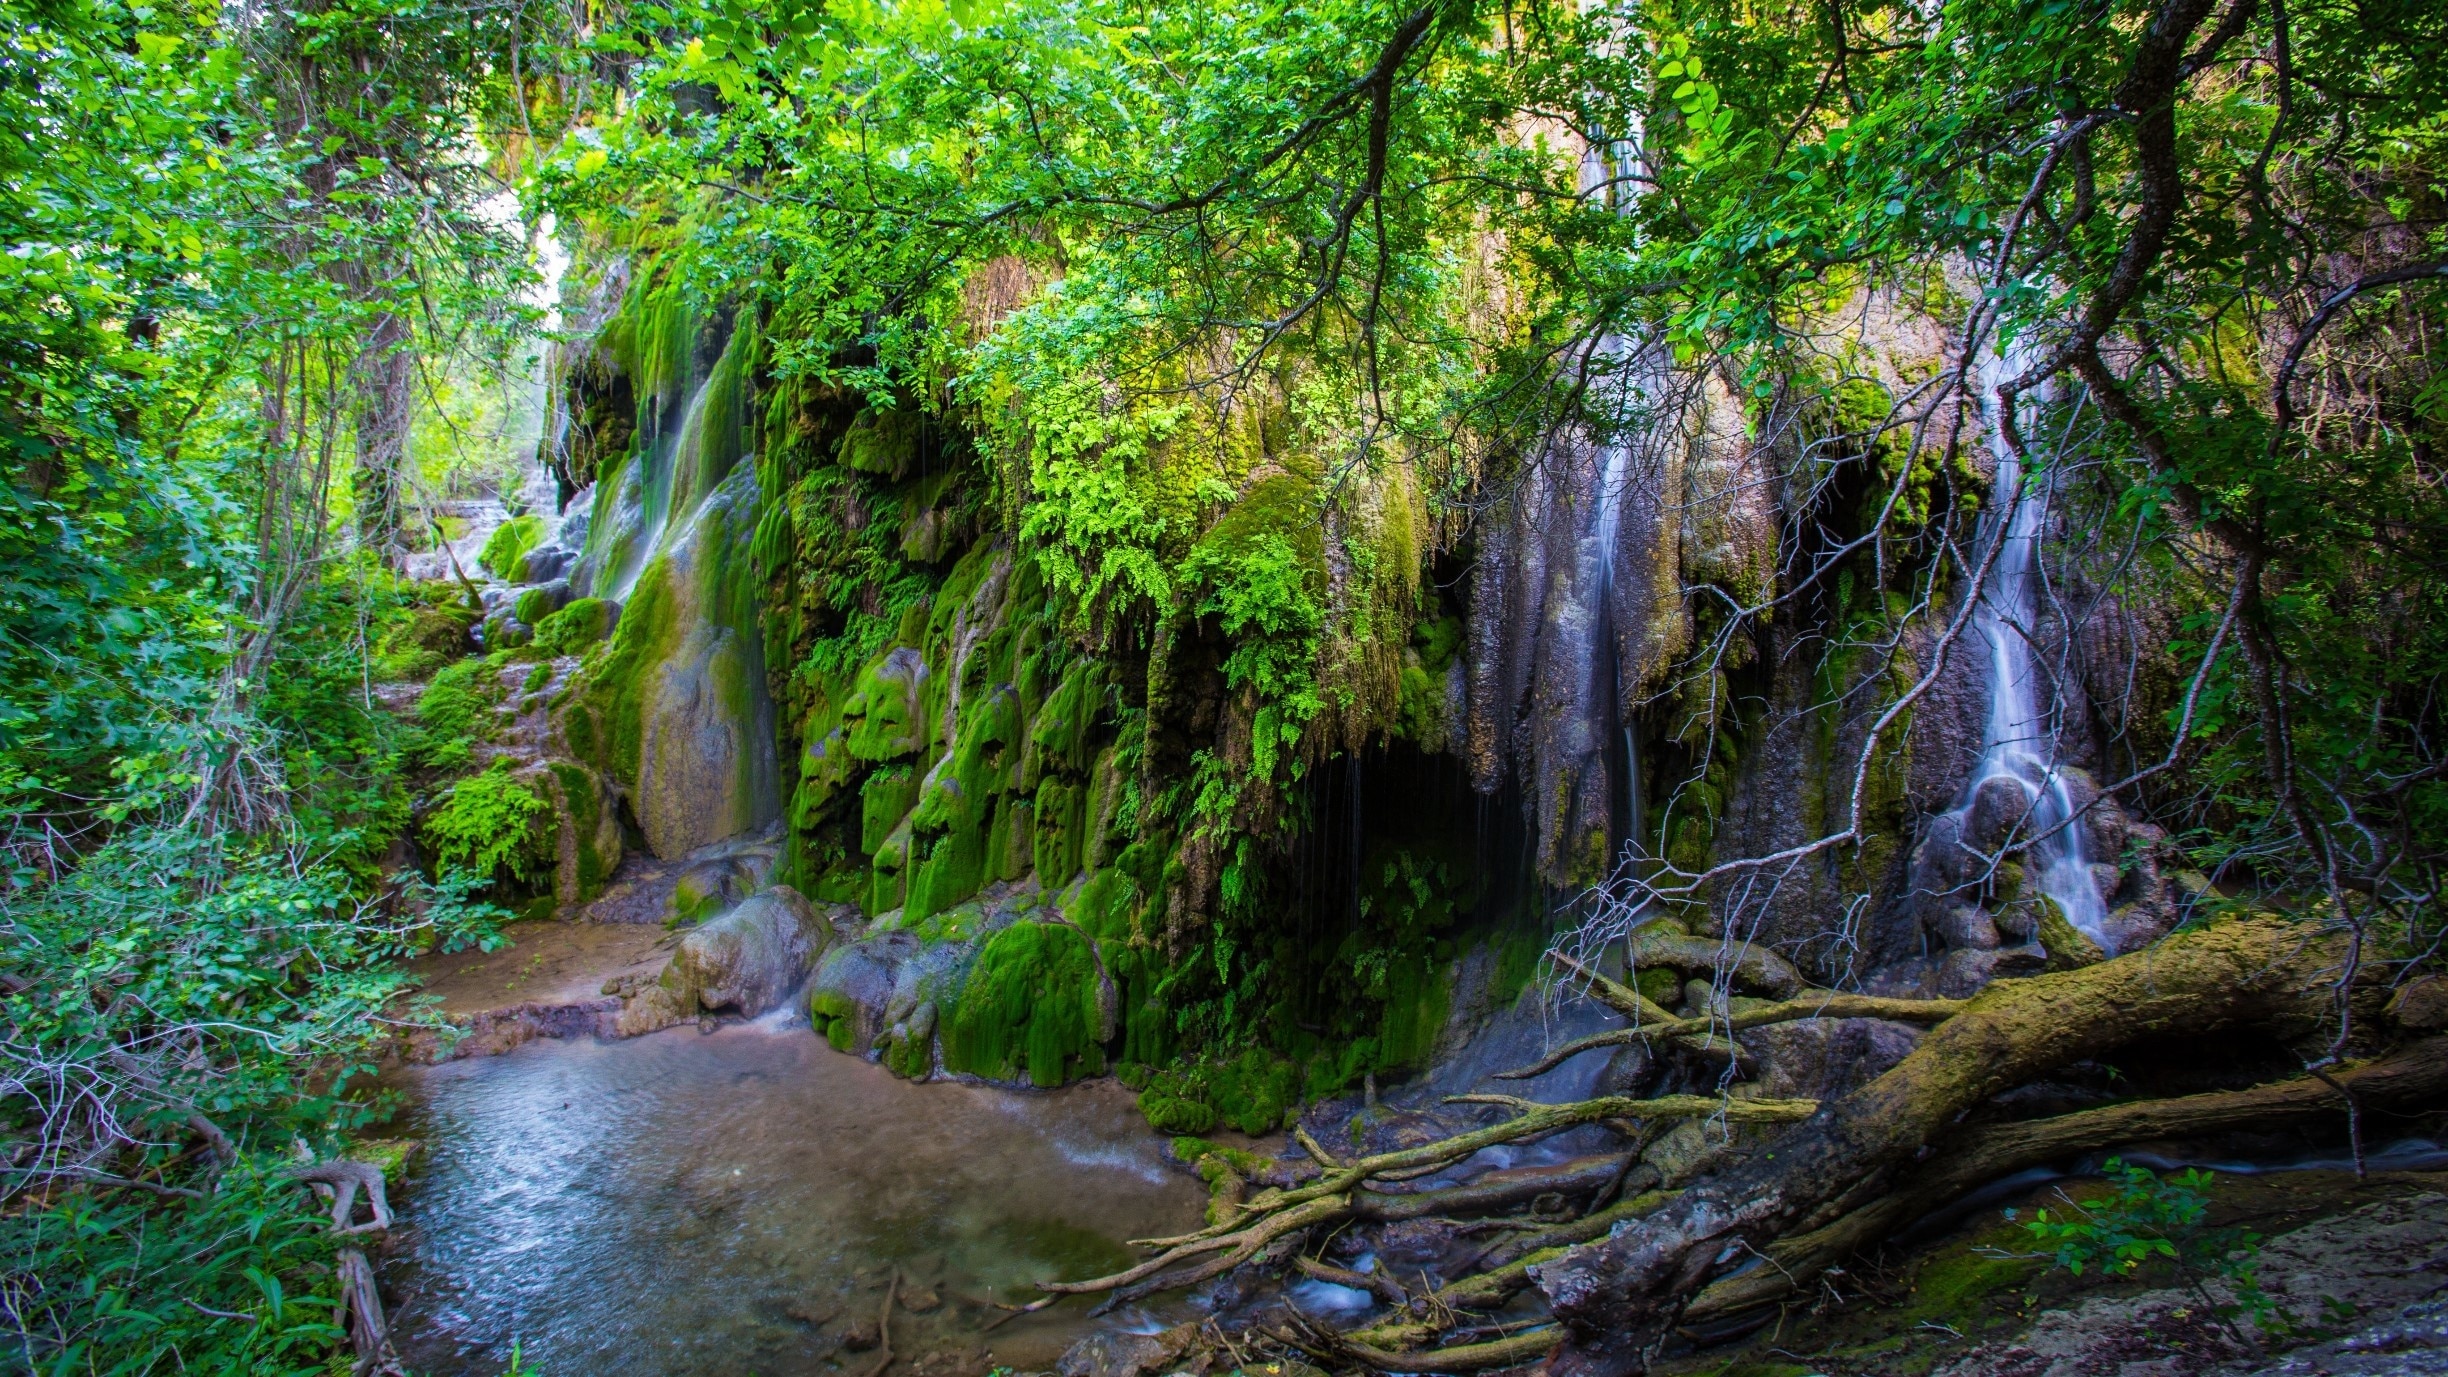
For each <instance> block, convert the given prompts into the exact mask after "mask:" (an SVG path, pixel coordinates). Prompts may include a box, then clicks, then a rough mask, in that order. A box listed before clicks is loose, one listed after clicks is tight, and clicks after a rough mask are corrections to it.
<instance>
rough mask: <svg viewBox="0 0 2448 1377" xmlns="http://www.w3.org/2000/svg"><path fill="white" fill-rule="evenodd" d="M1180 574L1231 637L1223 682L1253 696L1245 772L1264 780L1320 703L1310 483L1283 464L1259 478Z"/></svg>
mask: <svg viewBox="0 0 2448 1377" xmlns="http://www.w3.org/2000/svg"><path fill="white" fill-rule="evenodd" d="M1182 582H1183V584H1184V586H1185V587H1187V588H1189V589H1193V590H1195V591H1196V594H1197V598H1198V600H1197V602H1196V603H1195V604H1194V608H1195V610H1196V611H1197V613H1198V614H1199V615H1201V616H1212V617H1214V618H1216V620H1217V623H1218V624H1219V625H1220V626H1221V627H1222V628H1223V631H1224V634H1225V635H1227V636H1229V637H1231V638H1232V644H1233V649H1232V653H1231V654H1229V655H1227V656H1226V657H1225V660H1224V682H1225V684H1226V686H1227V687H1229V688H1233V689H1243V690H1247V691H1249V692H1252V693H1254V694H1255V695H1256V696H1257V699H1258V703H1259V708H1258V711H1257V716H1256V721H1255V723H1254V725H1253V728H1252V733H1251V741H1250V767H1249V768H1250V774H1251V776H1252V777H1253V778H1255V779H1259V780H1265V781H1272V780H1274V778H1275V776H1276V769H1277V766H1278V764H1279V763H1280V762H1282V761H1284V760H1285V759H1286V758H1287V756H1286V753H1287V752H1288V751H1289V750H1290V749H1291V748H1292V747H1294V746H1296V745H1298V744H1299V742H1300V739H1301V732H1302V730H1303V729H1304V728H1306V727H1307V726H1308V724H1309V720H1310V719H1311V718H1312V717H1315V716H1316V715H1317V713H1318V712H1319V710H1320V709H1322V708H1323V707H1324V706H1325V702H1324V700H1323V699H1322V698H1321V697H1320V696H1319V693H1318V666H1319V653H1320V650H1321V648H1322V642H1323V633H1324V631H1325V628H1326V612H1325V594H1326V552H1325V541H1324V538H1323V535H1322V532H1321V527H1320V525H1319V511H1318V498H1317V492H1316V489H1315V487H1314V486H1312V485H1311V484H1309V483H1307V482H1305V481H1303V480H1302V479H1299V478H1296V477H1294V476H1292V475H1290V474H1279V475H1276V476H1275V477H1272V478H1268V479H1266V480H1265V481H1263V482H1261V483H1260V484H1259V485H1258V486H1257V487H1256V488H1254V489H1253V490H1251V491H1250V492H1249V493H1248V494H1246V495H1244V496H1243V497H1242V498H1241V500H1240V501H1238V502H1236V503H1234V504H1233V506H1232V509H1231V510H1230V511H1228V512H1227V513H1225V515H1224V517H1223V518H1222V519H1221V520H1219V521H1217V522H1216V524H1215V526H1214V527H1213V528H1212V529H1210V530H1209V531H1208V532H1207V534H1206V535H1204V536H1201V537H1200V538H1199V542H1198V545H1197V546H1196V547H1195V548H1194V549H1192V551H1191V552H1190V559H1189V562H1188V563H1187V564H1186V565H1185V566H1184V567H1183V570H1182Z"/></svg>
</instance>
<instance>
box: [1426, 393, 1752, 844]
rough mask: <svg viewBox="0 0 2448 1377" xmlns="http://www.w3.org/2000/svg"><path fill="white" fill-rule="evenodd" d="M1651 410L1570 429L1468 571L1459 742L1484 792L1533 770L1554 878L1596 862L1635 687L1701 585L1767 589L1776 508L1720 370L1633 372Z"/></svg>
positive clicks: (1656, 669) (1661, 663)
mask: <svg viewBox="0 0 2448 1377" xmlns="http://www.w3.org/2000/svg"><path fill="white" fill-rule="evenodd" d="M1637 387H1638V390H1639V391H1640V392H1641V394H1642V395H1641V397H1640V400H1639V402H1638V404H1637V405H1638V407H1639V408H1640V409H1642V410H1644V411H1645V412H1646V413H1647V414H1646V416H1645V419H1644V420H1643V421H1642V423H1641V424H1639V425H1637V426H1634V427H1632V428H1631V430H1630V431H1629V432H1628V433H1627V434H1625V435H1624V436H1622V437H1620V440H1619V441H1618V442H1616V443H1611V444H1605V445H1600V444H1594V443H1591V442H1589V441H1588V440H1587V439H1586V438H1578V437H1576V438H1567V439H1561V440H1559V441H1558V442H1556V443H1555V444H1553V445H1551V446H1550V447H1549V448H1548V449H1547V450H1546V451H1545V452H1543V453H1542V454H1541V455H1540V456H1539V457H1538V459H1537V461H1536V462H1535V463H1534V464H1532V465H1531V466H1530V468H1529V469H1528V470H1527V471H1526V472H1525V473H1524V474H1523V475H1522V478H1521V481H1520V483H1519V484H1518V485H1517V487H1516V489H1515V491H1514V493H1513V494H1512V497H1511V500H1510V501H1509V503H1508V504H1507V506H1506V507H1505V508H1504V509H1503V510H1502V511H1501V512H1499V513H1497V514H1496V515H1495V518H1494V520H1493V522H1492V523H1491V527H1492V528H1491V529H1490V530H1489V532H1488V534H1487V536H1486V538H1485V543H1484V545H1483V547H1482V551H1481V558H1480V561H1479V564H1478V567H1477V570H1476V572H1475V574H1474V581H1473V587H1472V595H1471V607H1470V626H1469V631H1468V639H1467V642H1466V644H1467V660H1466V664H1467V669H1466V672H1465V673H1464V675H1463V688H1464V698H1465V707H1466V712H1467V731H1466V732H1465V733H1464V736H1463V740H1462V742H1461V753H1462V754H1463V756H1464V757H1465V759H1466V760H1467V762H1468V763H1469V766H1470V768H1471V772H1472V776H1473V780H1474V782H1475V783H1476V784H1477V786H1478V787H1479V789H1480V790H1481V791H1482V792H1493V791H1495V790H1496V789H1497V788H1498V787H1499V786H1500V785H1501V784H1502V783H1503V781H1504V779H1505V778H1506V777H1507V775H1508V774H1509V775H1510V776H1511V777H1512V778H1513V779H1514V780H1515V781H1516V782H1518V783H1519V784H1520V785H1521V787H1522V792H1523V795H1524V797H1525V799H1526V800H1527V803H1528V807H1529V810H1530V823H1531V827H1532V831H1533V834H1534V835H1535V836H1536V838H1537V853H1536V860H1537V866H1538V869H1539V872H1540V874H1541V877H1542V878H1544V879H1545V880H1546V881H1547V882H1548V883H1549V884H1551V885H1557V886H1572V885H1580V884H1586V883H1589V882H1592V881H1595V880H1597V879H1599V878H1601V877H1602V876H1603V875H1604V874H1605V873H1606V872H1607V870H1608V869H1609V868H1610V867H1611V866H1612V864H1613V861H1614V857H1613V856H1612V855H1611V854H1610V852H1609V845H1610V841H1611V836H1610V827H1611V823H1612V819H1613V816H1614V814H1615V812H1616V811H1617V810H1618V809H1619V808H1620V807H1622V806H1623V805H1624V800H1625V798H1626V796H1627V792H1628V789H1629V781H1627V780H1625V779H1624V778H1622V777H1621V767H1620V766H1619V765H1618V764H1617V763H1616V761H1617V759H1619V758H1620V757H1621V754H1622V746H1621V742H1622V738H1623V732H1624V728H1625V725H1626V724H1627V722H1628V721H1629V720H1630V708H1631V705H1632V704H1633V703H1635V702H1637V701H1638V700H1639V699H1640V698H1641V697H1642V696H1643V695H1644V694H1645V693H1647V692H1648V691H1649V690H1651V689H1652V688H1654V687H1655V686H1656V685H1657V684H1658V683H1659V681H1660V680H1661V678H1662V677H1663V676H1664V675H1665V674H1666V673H1667V672H1668V671H1669V670H1670V669H1671V668H1672V666H1673V665H1674V664H1675V663H1676V661H1677V659H1678V657H1680V656H1681V655H1682V653H1683V652H1684V651H1685V649H1686V648H1687V647H1688V646H1689V645H1690V644H1691V637H1692V614H1691V609H1690V605H1689V599H1690V597H1691V594H1692V590H1694V589H1697V588H1701V587H1703V586H1706V587H1709V588H1713V589H1716V590H1720V591H1721V592H1722V593H1723V595H1724V596H1725V597H1727V598H1730V599H1732V600H1733V601H1734V602H1735V603H1737V604H1738V605H1745V606H1747V605H1750V604H1752V603H1754V602H1756V601H1758V600H1759V599H1760V598H1761V597H1762V596H1763V595H1764V594H1765V593H1766V591H1767V590H1768V588H1769V585H1770V581H1771V579H1772V577H1773V573H1774V569H1775V562H1776V549H1777V513H1776V511H1775V504H1774V501H1773V499H1772V498H1771V496H1770V493H1771V491H1772V485H1771V484H1770V483H1769V482H1768V481H1767V478H1768V474H1767V469H1768V465H1767V462H1766V456H1764V455H1763V454H1761V453H1759V452H1758V451H1757V449H1756V448H1755V447H1754V446H1753V445H1752V444H1751V443H1750V441H1749V440H1748V438H1747V437H1746V436H1745V434H1744V425H1743V418H1742V408H1741V406H1740V404H1739V402H1738V401H1737V400H1736V399H1735V398H1734V397H1733V396H1732V394H1731V393H1730V391H1728V389H1726V387H1725V386H1724V385H1723V383H1722V382H1721V381H1720V380H1718V379H1717V378H1715V377H1714V376H1713V375H1711V376H1709V377H1705V378H1700V379H1697V380H1694V379H1690V378H1673V377H1669V376H1667V373H1666V370H1664V369H1663V368H1662V367H1661V368H1659V369H1656V370H1654V371H1653V372H1652V373H1651V374H1650V375H1649V376H1647V377H1645V378H1644V379H1643V380H1642V381H1641V382H1640V383H1639V384H1637Z"/></svg>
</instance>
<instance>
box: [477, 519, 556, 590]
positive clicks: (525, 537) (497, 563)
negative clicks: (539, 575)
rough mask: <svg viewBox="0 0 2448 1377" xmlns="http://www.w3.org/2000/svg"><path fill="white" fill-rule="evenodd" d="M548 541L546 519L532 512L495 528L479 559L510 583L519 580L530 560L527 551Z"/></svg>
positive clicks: (496, 574)
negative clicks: (545, 535)
mask: <svg viewBox="0 0 2448 1377" xmlns="http://www.w3.org/2000/svg"><path fill="white" fill-rule="evenodd" d="M543 543H544V518H542V517H540V516H537V515H535V514H534V513H532V512H530V513H528V514H527V515H525V516H514V517H512V518H510V519H509V520H508V521H505V522H503V523H502V524H501V525H499V526H496V527H494V528H493V534H491V535H489V536H487V537H485V543H484V549H483V550H482V551H480V552H478V554H477V556H476V562H477V563H478V564H480V565H482V566H484V570H485V572H486V573H488V574H491V575H492V576H493V577H495V578H497V579H500V580H502V581H503V582H505V583H507V582H510V581H512V580H514V579H516V578H517V577H518V576H519V574H520V573H521V572H522V570H523V566H524V565H525V564H526V562H527V552H528V551H530V550H533V549H534V548H535V547H536V546H538V545H541V544H543Z"/></svg>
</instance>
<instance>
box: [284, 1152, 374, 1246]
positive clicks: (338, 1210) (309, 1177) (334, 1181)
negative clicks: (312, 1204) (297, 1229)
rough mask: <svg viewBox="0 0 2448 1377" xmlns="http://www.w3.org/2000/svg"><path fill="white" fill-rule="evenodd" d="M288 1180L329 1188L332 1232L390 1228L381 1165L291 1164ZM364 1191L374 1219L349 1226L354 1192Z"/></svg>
mask: <svg viewBox="0 0 2448 1377" xmlns="http://www.w3.org/2000/svg"><path fill="white" fill-rule="evenodd" d="M288 1176H289V1179H290V1180H292V1181H303V1182H308V1183H311V1184H315V1185H322V1186H329V1187H331V1189H332V1232H334V1233H342V1234H364V1233H379V1232H381V1231H383V1230H385V1229H388V1228H390V1227H391V1200H390V1197H389V1196H388V1195H387V1194H386V1193H385V1191H384V1189H383V1174H382V1168H380V1167H377V1166H374V1165H372V1164H370V1163H366V1162H316V1163H313V1164H312V1165H309V1166H303V1167H292V1168H290V1170H289V1172H288ZM361 1189H362V1190H363V1191H365V1193H366V1204H367V1205H368V1206H369V1207H370V1208H371V1209H372V1210H373V1211H374V1218H373V1219H372V1220H371V1221H369V1222H367V1223H364V1224H358V1225H354V1226H352V1225H351V1224H350V1223H349V1216H350V1214H351V1213H352V1212H353V1211H354V1209H355V1207H356V1203H357V1192H358V1191H359V1190H361Z"/></svg>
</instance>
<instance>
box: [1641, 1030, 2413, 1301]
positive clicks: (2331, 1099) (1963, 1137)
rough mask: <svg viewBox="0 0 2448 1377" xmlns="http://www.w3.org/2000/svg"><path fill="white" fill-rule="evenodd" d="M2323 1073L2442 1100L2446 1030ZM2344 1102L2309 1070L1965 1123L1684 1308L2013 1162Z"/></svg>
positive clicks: (1833, 1250)
mask: <svg viewBox="0 0 2448 1377" xmlns="http://www.w3.org/2000/svg"><path fill="white" fill-rule="evenodd" d="M2330 1074H2331V1075H2332V1076H2333V1077H2335V1079H2336V1080H2337V1082H2338V1084H2339V1085H2341V1086H2343V1087H2344V1088H2345V1089H2346V1090H2347V1091H2348V1092H2349V1093H2351V1094H2353V1095H2354V1096H2355V1098H2356V1099H2357V1100H2359V1101H2361V1102H2362V1104H2363V1105H2364V1106H2365V1108H2366V1109H2376V1108H2386V1107H2389V1106H2395V1105H2407V1106H2414V1105H2435V1104H2439V1103H2441V1102H2443V1100H2448V1038H2430V1039H2426V1040H2424V1041H2422V1042H2418V1043H2415V1044H2413V1045H2412V1046H2409V1047H2404V1048H2400V1049H2398V1050H2397V1051H2395V1052H2392V1053H2390V1054H2389V1055H2388V1056H2386V1057H2382V1058H2380V1059H2378V1060H2375V1061H2370V1062H2365V1063H2363V1064H2361V1065H2357V1066H2348V1067H2340V1068H2338V1069H2336V1070H2334V1071H2332V1072H2331V1073H2330ZM2345 1112H2346V1106H2345V1104H2344V1103H2343V1102H2342V1101H2341V1100H2340V1099H2339V1098H2338V1093H2337V1091H2336V1090H2335V1089H2333V1088H2332V1087H2331V1086H2330V1085H2328V1084H2327V1083H2326V1082H2323V1081H2321V1080H2320V1079H2318V1078H2316V1077H2312V1076H2302V1077H2297V1078H2295V1079H2292V1080H2284V1081H2277V1082H2273V1083H2271V1084H2269V1085H2261V1086H2255V1087H2253V1088H2252V1089H2250V1090H2229V1091H2216V1092H2212V1093H2209V1094H2202V1095H2184V1096H2178V1097H2176V1098H2173V1099H2165V1100H2138V1101H2134V1102H2131V1103H2127V1104H2117V1105H2107V1106H2103V1107H2101V1108H2098V1109H2086V1110H2082V1111H2080V1112H2078V1113H2074V1114H2061V1115H2058V1116H2056V1117H2054V1118H2048V1119H2036V1120H2032V1121H2030V1122H2027V1123H2014V1124H1993V1125H1988V1126H1985V1127H1982V1128H1977V1129H1973V1130H1971V1131H1969V1132H1967V1133H1961V1134H1957V1135H1956V1136H1955V1137H1953V1138H1951V1139H1949V1140H1947V1141H1946V1143H1945V1144H1944V1145H1943V1146H1942V1147H1941V1148H1940V1149H1939V1152H1938V1154H1937V1156H1936V1157H1935V1158H1934V1162H1935V1164H1936V1165H1935V1167H1934V1168H1932V1169H1925V1170H1924V1171H1923V1172H1922V1173H1921V1174H1920V1175H1918V1176H1917V1177H1916V1179H1915V1180H1914V1181H1913V1183H1912V1184H1911V1185H1910V1186H1909V1187H1907V1188H1906V1189H1903V1190H1899V1191H1897V1192H1895V1193H1894V1194H1891V1195H1888V1196H1885V1197H1882V1198H1880V1199H1878V1200H1875V1201H1873V1202H1871V1203H1870V1204H1867V1205H1864V1206H1862V1207H1861V1208H1859V1209H1856V1210H1853V1211H1852V1212H1850V1213H1848V1214H1846V1215H1844V1216H1843V1217H1842V1218H1840V1219H1838V1220H1837V1221H1836V1222H1834V1223H1832V1224H1829V1225H1827V1226H1825V1227H1823V1228H1819V1229H1815V1230H1812V1231H1811V1232H1809V1233H1805V1234H1800V1235H1797V1236H1795V1237H1792V1238H1787V1239H1784V1240H1782V1241H1780V1242H1778V1243H1776V1244H1774V1245H1772V1246H1770V1247H1769V1248H1768V1250H1767V1257H1768V1265H1766V1266H1762V1267H1759V1268H1755V1269H1754V1270H1752V1271H1749V1272H1745V1273H1743V1274H1742V1275H1740V1276H1735V1277H1728V1278H1726V1279H1725V1280H1723V1281H1720V1282H1718V1283H1716V1284H1715V1285H1713V1286H1710V1287H1709V1288H1708V1289H1707V1290H1706V1291H1703V1292H1701V1293H1700V1295H1699V1296H1698V1297H1697V1298H1696V1299H1694V1300H1693V1301H1692V1303H1691V1305H1690V1306H1689V1307H1687V1308H1686V1309H1685V1310H1684V1312H1683V1317H1684V1318H1685V1319H1686V1320H1714V1319H1721V1318H1724V1317H1726V1316H1728V1315H1733V1314H1738V1313H1740V1312H1741V1311H1744V1310H1748V1309H1751V1308H1753V1307H1754V1306H1759V1305H1766V1304H1769V1303H1772V1302H1775V1301H1779V1300H1782V1299H1784V1298H1785V1297H1786V1296H1789V1295H1791V1294H1793V1293H1794V1292H1795V1291H1796V1290H1798V1289H1800V1288H1801V1287H1802V1286H1804V1285H1807V1284H1808V1283H1809V1281H1810V1280H1811V1278H1813V1277H1816V1276H1818V1275H1819V1274H1820V1273H1822V1272H1824V1271H1826V1270H1827V1269H1828V1268H1830V1267H1832V1266H1834V1265H1836V1264H1837V1263H1839V1262H1841V1261H1843V1260H1844V1259H1845V1258H1846V1257H1847V1256H1849V1255H1850V1254H1852V1253H1853V1252H1855V1251H1856V1250H1858V1249H1860V1248H1864V1247H1867V1246H1869V1245H1871V1244H1874V1243H1877V1242H1879V1241H1880V1240H1882V1239H1884V1238H1887V1237H1888V1236H1890V1235H1892V1234H1893V1233H1895V1232H1896V1231H1897V1230H1899V1229H1901V1228H1903V1227H1904V1226H1906V1225H1908V1224H1910V1223H1912V1222H1913V1221H1914V1220H1916V1219H1919V1218H1921V1217H1922V1216H1924V1215H1926V1214H1928V1213H1929V1212H1930V1211H1932V1210H1936V1209H1940V1208H1942V1207H1944V1206H1945V1205H1946V1204H1947V1203H1948V1202H1950V1201H1953V1200H1955V1199H1957V1198H1959V1197H1961V1196H1963V1195H1965V1194H1967V1193H1969V1192H1970V1191H1973V1190H1975V1189H1978V1188H1979V1187H1981V1186H1984V1185H1986V1184H1988V1183H1989V1182H1991V1181H1995V1180H1998V1179H2000V1178H2002V1177H2006V1176H2011V1175H2013V1174H2014V1173H2016V1172H2018V1171H2027V1170H2029V1169H2031V1168H2033V1167H2038V1166H2044V1165H2046V1164H2048V1163H2051V1162H2058V1161H2063V1160H2065V1159H2066V1158H2068V1157H2071V1156H2074V1155H2076V1154H2078V1153H2083V1152H2091V1151H2096V1150H2098V1149H2100V1148H2107V1147H2114V1146H2116V1145H2117V1144H2120V1143H2132V1142H2139V1141H2142V1140H2145V1139H2152V1138H2186V1137H2197V1136H2200V1135H2203V1134H2209V1133H2223V1132H2227V1131H2230V1130H2234V1129H2243V1128H2254V1129H2260V1128H2271V1127H2276V1126H2278V1125H2281V1124H2288V1123H2297V1122H2301V1121H2303V1120H2305V1119H2310V1118H2321V1117H2328V1116H2331V1115H2343V1114H2344V1113H2345Z"/></svg>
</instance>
